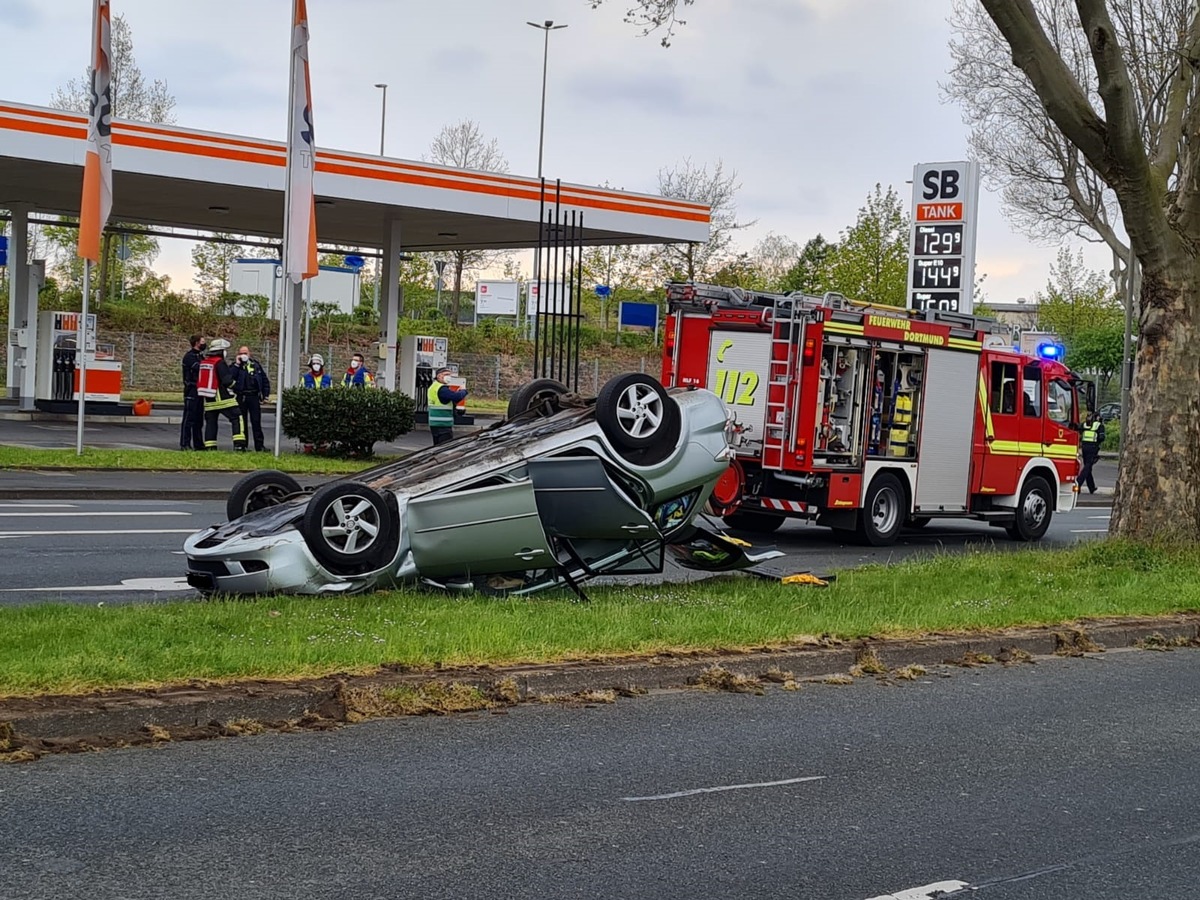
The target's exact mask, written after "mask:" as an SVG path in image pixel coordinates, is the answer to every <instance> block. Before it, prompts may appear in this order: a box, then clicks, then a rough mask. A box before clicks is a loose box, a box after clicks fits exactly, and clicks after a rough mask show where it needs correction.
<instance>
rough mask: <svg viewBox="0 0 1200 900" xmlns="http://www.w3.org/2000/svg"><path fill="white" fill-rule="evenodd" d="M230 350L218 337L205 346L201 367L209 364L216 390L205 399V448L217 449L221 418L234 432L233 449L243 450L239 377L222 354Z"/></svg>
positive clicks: (244, 426) (243, 424) (244, 428)
mask: <svg viewBox="0 0 1200 900" xmlns="http://www.w3.org/2000/svg"><path fill="white" fill-rule="evenodd" d="M228 349H229V341H227V340H225V338H217V339H216V340H215V341H213V342H212V343H211V344H209V345H208V355H207V356H206V357H205V358H204V361H203V362H202V363H201V365H204V364H205V363H210V362H211V363H212V364H213V368H214V370H215V372H216V376H217V379H216V380H217V385H216V388H217V391H216V396H215V397H205V398H204V449H205V450H216V449H217V431H218V430H219V426H220V423H221V416H224V417H225V418H226V419H228V420H229V424H230V425H231V426H232V429H233V449H234V450H242V451H244V450H245V449H246V423H245V422H244V421H243V419H242V411H241V410H240V409H239V408H238V398H237V384H238V376H237V373H236V372H234V370H233V367H232V366H230V365H229V363H227V362H225V351H226V350H228Z"/></svg>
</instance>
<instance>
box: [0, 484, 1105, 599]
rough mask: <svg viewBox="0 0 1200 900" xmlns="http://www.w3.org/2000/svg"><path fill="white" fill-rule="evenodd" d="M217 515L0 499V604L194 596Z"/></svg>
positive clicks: (995, 538)
mask: <svg viewBox="0 0 1200 900" xmlns="http://www.w3.org/2000/svg"><path fill="white" fill-rule="evenodd" d="M149 478H150V479H151V480H152V476H149ZM1108 514H1109V510H1108V509H1107V508H1106V507H1084V508H1080V509H1078V510H1075V511H1074V512H1071V513H1065V514H1061V515H1057V516H1055V518H1054V521H1053V524H1052V526H1051V530H1050V532H1049V534H1048V535H1047V537H1046V539H1045V540H1044V541H1043V542H1042V544H1041V546H1065V545H1067V544H1070V543H1072V542H1074V541H1077V540H1090V539H1095V538H1097V537H1101V536H1103V535H1104V534H1106V533H1107V528H1108ZM224 520H225V505H224V503H223V502H218V501H215V500H206V501H188V500H172V501H155V500H119V499H111V498H108V499H100V500H0V606H13V605H18V604H27V603H45V602H51V601H55V602H69V603H98V602H104V603H109V604H113V603H120V602H155V601H161V600H171V599H195V598H196V597H198V596H199V594H197V593H196V592H195V591H194V590H192V589H191V588H190V587H188V585H187V584H186V583H185V582H184V580H183V575H184V572H185V569H186V564H185V562H184V558H183V553H182V549H181V548H182V546H183V540H184V538H185V537H186V536H187V535H188V534H191V533H192V532H194V531H197V530H199V529H200V528H202V527H204V526H206V525H210V524H213V523H215V522H222V521H224ZM752 537H753V539H754V542H755V543H756V545H767V544H774V545H775V546H777V547H778V548H779V549H781V550H783V551H784V552H785V553H786V554H787V557H786V558H785V559H777V560H772V561H770V562H769V563H768V564H766V565H765V568H766V569H768V570H769V571H771V572H776V573H779V574H790V573H792V572H796V571H808V570H812V571H818V572H826V571H829V570H832V569H839V568H849V567H852V566H858V565H863V564H865V563H871V562H881V563H882V562H887V561H889V560H895V559H902V558H905V557H908V556H912V555H915V554H920V553H935V552H939V551H944V550H949V551H957V550H962V549H966V548H974V547H981V546H987V547H990V546H993V545H994V546H995V547H997V548H1001V549H1011V550H1021V549H1024V548H1025V547H1026V546H1027V545H1024V544H1019V543H1016V542H1014V541H1010V540H1008V538H1007V536H1006V535H1005V534H1004V532H1003V531H1001V530H999V529H996V528H989V527H988V526H987V525H984V524H982V523H979V522H971V523H963V524H959V523H949V524H940V523H938V522H933V523H930V524H929V525H928V526H926V527H925V528H924V529H922V530H920V531H911V532H905V533H904V534H903V535H902V536H901V538H900V541H899V542H898V543H897V544H896V545H894V546H892V547H882V548H873V547H862V546H858V545H855V544H843V543H841V542H840V541H838V540H836V539H835V538H834V536H833V533H832V532H831V531H830V530H829V529H826V528H818V527H816V526H812V525H804V524H801V523H788V524H786V525H785V526H784V527H783V528H782V529H780V531H779V532H777V533H776V534H775V535H772V536H770V537H769V538H766V539H763V538H760V537H754V536H752ZM686 577H689V573H685V572H684V571H682V570H680V569H677V568H674V567H671V568H670V569H669V570H668V572H667V578H668V579H683V578H686Z"/></svg>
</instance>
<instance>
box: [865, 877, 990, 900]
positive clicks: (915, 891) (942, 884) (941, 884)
mask: <svg viewBox="0 0 1200 900" xmlns="http://www.w3.org/2000/svg"><path fill="white" fill-rule="evenodd" d="M966 887H970V885H969V884H968V883H967V882H965V881H937V882H934V883H933V884H927V885H925V887H917V888H909V889H908V890H907V891H899V892H898V893H895V894H880V895H879V896H878V897H871V898H869V900H930V898H932V897H935V896H937V895H938V894H949V893H951V892H953V891H961V890H962V889H963V888H966Z"/></svg>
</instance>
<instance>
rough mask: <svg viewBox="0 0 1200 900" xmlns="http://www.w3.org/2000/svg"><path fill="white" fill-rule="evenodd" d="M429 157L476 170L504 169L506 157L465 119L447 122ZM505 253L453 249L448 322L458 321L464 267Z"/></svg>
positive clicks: (482, 263)
mask: <svg viewBox="0 0 1200 900" xmlns="http://www.w3.org/2000/svg"><path fill="white" fill-rule="evenodd" d="M428 161H430V162H435V163H438V164H439V165H443V166H453V167H454V168H456V169H474V170H476V171H478V172H507V171H508V160H507V159H505V158H504V154H503V153H501V152H500V145H499V144H498V143H497V142H496V139H495V138H492V139H491V140H490V141H489V140H487V139H486V138H485V137H484V136H483V132H482V131H481V130H480V128H479V125H478V124H476V123H475V122H472V121H470V120H467V119H464V120H463V121H461V122H458V123H457V124H454V125H446V126H444V127H443V128H442V130H441V131H439V132H438V135H437V137H435V138H434V139H433V143H431V144H430V145H429V157H428ZM506 255H507V254H505V253H503V252H499V251H496V250H452V251H450V259H451V262H452V263H453V266H454V300H453V301H452V302H453V306H452V312H451V315H450V319H451V322H452V323H453V324H455V325H457V324H458V306H459V298H460V297H461V296H462V281H463V270H464V269H479V268H483V267H485V266H489V265H492V264H494V263H495V262H497V261H498V260H500V259H502V258H504V257H505V256H506Z"/></svg>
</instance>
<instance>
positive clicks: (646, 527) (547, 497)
mask: <svg viewBox="0 0 1200 900" xmlns="http://www.w3.org/2000/svg"><path fill="white" fill-rule="evenodd" d="M529 479H530V481H532V482H533V488H534V493H535V495H536V498H537V507H538V511H539V513H540V514H541V518H542V526H543V528H544V529H545V530H546V532H547V533H548V534H551V535H553V536H555V537H564V538H576V539H588V538H591V539H597V538H599V539H605V538H607V539H614V540H622V541H627V540H631V539H633V540H645V539H647V538H653V537H657V536H658V529H657V528H655V527H654V523H653V521H651V519H650V516H649V515H648V514H647V513H646V511H645V510H643V509H642V508H641V507H639V506H636V505H634V503H633V502H632V501H631V500H630V499H629V497H627V496H626V495H625V493H624V492H623V491H622V490H621V489H620V488H619V487H617V485H616V484H614V483H613V480H612V479H611V478H609V476H608V473H607V472H606V471H605V470H604V464H603V463H602V462H601V461H600V460H599V459H597V458H596V457H594V456H563V457H555V458H547V459H535V460H530V462H529Z"/></svg>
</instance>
